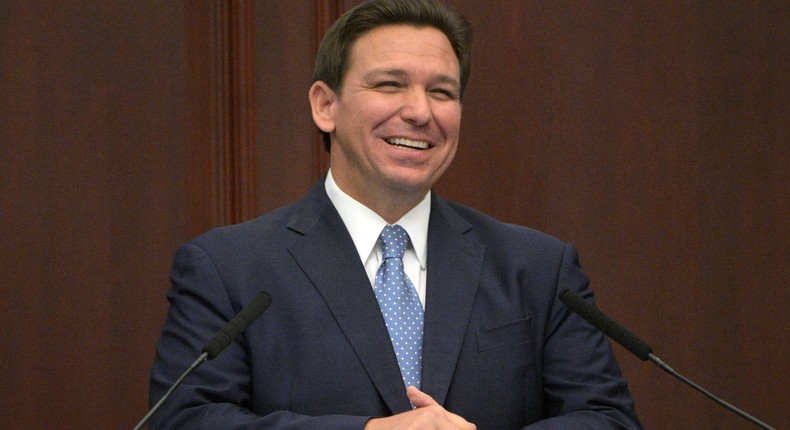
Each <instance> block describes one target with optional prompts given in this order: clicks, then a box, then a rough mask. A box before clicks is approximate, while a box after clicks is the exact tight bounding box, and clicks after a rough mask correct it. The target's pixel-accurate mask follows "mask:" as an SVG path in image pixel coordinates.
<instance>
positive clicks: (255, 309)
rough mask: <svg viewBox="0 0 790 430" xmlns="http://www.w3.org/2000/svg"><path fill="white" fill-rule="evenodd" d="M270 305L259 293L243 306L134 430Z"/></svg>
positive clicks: (269, 300)
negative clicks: (183, 382) (185, 380)
mask: <svg viewBox="0 0 790 430" xmlns="http://www.w3.org/2000/svg"><path fill="white" fill-rule="evenodd" d="M270 304H272V298H271V296H269V294H268V293H267V292H265V291H261V292H260V293H258V295H257V296H255V298H254V299H252V301H251V302H250V303H249V304H247V306H245V307H244V309H242V310H241V312H239V313H238V314H237V315H236V316H235V317H233V319H232V320H230V322H228V323H227V324H225V327H223V328H222V329H221V330H220V331H218V332H217V333H216V334H215V335H214V337H212V338H211V340H210V341H209V342H208V343H207V344H206V345H205V346H204V347H203V349H202V354H200V357H198V358H197V360H195V362H194V363H192V365H190V366H189V368H188V369H187V370H186V371H184V373H182V374H181V376H180V377H179V378H178V379H176V382H174V383H173V385H171V386H170V388H169V389H168V390H167V392H166V393H165V395H164V396H162V398H161V399H159V401H158V402H156V404H155V405H154V406H153V407H152V408H151V410H149V411H148V413H147V414H145V416H144V417H143V419H141V420H140V422H139V423H137V425H136V426H134V430H140V429H142V428H143V426H144V425H145V423H147V422H148V420H149V419H151V417H152V416H153V415H154V413H155V412H156V411H158V410H159V408H160V407H161V406H162V405H163V404H164V403H165V401H166V400H167V399H168V398H169V397H170V394H171V393H172V392H173V390H175V389H176V387H178V386H179V385H181V382H182V381H183V380H184V378H186V377H187V375H189V374H190V373H192V371H193V370H195V369H197V368H198V366H200V365H201V364H203V362H205V361H206V360H213V359H214V357H216V356H217V355H219V353H221V352H222V351H224V350H225V348H227V347H228V345H230V343H231V342H233V339H235V338H236V337H237V336H238V335H239V334H241V333H242V332H243V331H244V330H246V329H247V327H248V326H249V325H250V324H252V322H253V321H255V320H256V319H257V318H258V317H259V316H261V314H262V313H263V311H265V310H266V308H268V307H269V305H270Z"/></svg>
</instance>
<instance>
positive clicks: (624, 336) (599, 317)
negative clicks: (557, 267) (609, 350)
mask: <svg viewBox="0 0 790 430" xmlns="http://www.w3.org/2000/svg"><path fill="white" fill-rule="evenodd" d="M560 301H562V303H565V306H567V307H569V308H570V309H571V310H572V311H574V312H576V313H577V314H579V316H581V317H582V318H584V319H585V320H587V321H588V322H589V323H590V324H592V325H593V326H595V327H596V328H597V329H598V330H601V331H602V332H603V333H604V334H605V335H607V336H609V337H610V338H612V340H614V341H615V342H617V343H619V344H620V345H622V346H623V348H625V349H627V350H628V351H630V352H631V353H632V354H634V355H636V356H637V357H639V359H640V360H642V361H646V360H647V359H648V358H649V357H648V356H649V354H650V353H652V352H653V348H651V347H650V345H648V344H647V343H645V341H643V340H642V339H640V338H639V337H637V336H636V335H635V334H633V333H631V332H630V331H628V330H627V329H626V328H625V327H623V326H621V325H620V324H618V323H617V322H616V321H615V320H613V319H611V318H609V316H607V315H606V314H604V313H603V312H601V310H600V309H598V308H597V307H595V306H594V305H592V304H590V303H588V302H587V301H586V300H584V299H583V298H582V297H581V296H580V295H578V294H576V293H574V292H573V291H571V290H565V291H563V292H562V293H560Z"/></svg>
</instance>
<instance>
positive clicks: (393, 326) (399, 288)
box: [373, 225, 423, 388]
mask: <svg viewBox="0 0 790 430" xmlns="http://www.w3.org/2000/svg"><path fill="white" fill-rule="evenodd" d="M379 241H380V243H381V248H382V250H383V256H382V261H381V266H379V270H378V272H376V281H375V283H374V285H373V287H374V288H373V289H374V291H375V292H376V299H378V302H379V306H380V307H381V313H382V314H383V315H384V321H385V323H386V324H387V331H389V335H390V340H391V341H392V347H393V348H394V350H395V355H396V357H397V358H398V365H399V366H400V373H401V376H403V383H404V384H405V385H406V386H407V387H408V386H411V385H413V386H415V387H417V388H420V374H421V373H422V330H423V329H422V328H423V310H422V306H421V305H420V298H419V297H418V296H417V290H416V289H415V288H414V284H412V283H411V281H410V280H409V277H408V276H406V273H405V272H404V271H403V253H404V252H405V251H406V246H407V245H408V244H409V234H408V233H406V230H404V229H403V227H401V226H399V225H388V226H386V227H384V230H382V231H381V235H380V236H379Z"/></svg>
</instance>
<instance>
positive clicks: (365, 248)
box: [324, 169, 431, 269]
mask: <svg viewBox="0 0 790 430" xmlns="http://www.w3.org/2000/svg"><path fill="white" fill-rule="evenodd" d="M324 186H325V188H326V194H327V195H328V196H329V200H331V201H332V204H333V205H334V206H335V209H337V212H338V213H339V214H340V218H341V219H342V220H343V223H344V224H345V225H346V229H347V230H348V232H349V234H351V239H352V240H353V241H354V246H355V247H356V248H357V252H358V253H359V258H360V260H362V261H363V262H364V261H366V260H367V258H368V256H370V253H371V252H372V251H373V250H374V248H375V246H376V243H377V242H378V238H379V234H381V230H382V229H384V227H385V226H386V225H387V221H385V220H384V218H382V217H381V216H379V215H378V214H377V213H375V212H373V211H372V210H371V209H370V208H368V207H367V206H365V205H363V204H362V203H360V202H358V201H356V200H354V198H352V197H351V196H349V195H348V194H346V193H345V192H344V191H343V190H341V189H340V187H338V186H337V183H335V180H334V178H333V177H332V169H330V170H329V173H328V174H327V175H326V181H325V182H324ZM430 215H431V192H430V191H428V193H427V194H426V195H425V197H424V198H423V199H422V201H420V203H418V204H417V206H415V207H414V208H412V209H411V210H410V211H409V212H407V213H406V214H405V215H404V216H403V217H402V218H401V219H399V220H398V221H397V222H396V223H395V224H399V225H400V226H401V227H403V228H404V229H405V230H406V233H408V234H409V238H410V239H411V244H412V247H413V248H414V252H415V254H416V255H417V259H418V260H419V262H420V266H421V267H422V268H423V269H425V267H426V266H425V264H426V261H427V256H428V220H429V219H430Z"/></svg>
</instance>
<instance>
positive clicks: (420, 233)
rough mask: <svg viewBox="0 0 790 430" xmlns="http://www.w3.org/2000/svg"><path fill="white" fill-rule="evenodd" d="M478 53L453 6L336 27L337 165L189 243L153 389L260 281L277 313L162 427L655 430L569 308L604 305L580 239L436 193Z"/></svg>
mask: <svg viewBox="0 0 790 430" xmlns="http://www.w3.org/2000/svg"><path fill="white" fill-rule="evenodd" d="M470 44H471V30H470V27H469V25H468V23H467V22H466V21H465V20H464V19H463V18H462V17H460V16H459V15H458V14H457V13H455V12H453V11H451V10H448V9H446V8H445V7H443V6H441V5H440V4H437V3H435V2H434V1H433V0H381V1H372V2H367V3H364V4H362V5H361V6H359V7H357V8H355V9H353V10H352V11H350V12H349V13H347V14H345V15H344V16H343V17H341V19H339V20H338V22H336V23H335V25H333V27H332V29H330V31H329V32H328V34H327V36H326V38H325V39H324V41H323V42H322V45H321V48H320V50H319V55H318V60H317V64H316V72H315V82H314V84H313V86H312V87H311V88H310V91H309V100H310V104H311V106H312V113H313V119H314V121H315V123H316V125H317V126H318V127H319V128H320V129H321V130H322V131H323V132H324V133H325V134H326V136H325V137H326V138H327V143H328V148H329V149H330V171H329V172H328V174H327V176H326V178H325V180H324V181H321V183H319V184H318V185H317V186H316V187H314V188H313V190H311V191H310V192H309V193H308V195H307V196H306V197H305V198H304V199H303V200H301V201H299V202H297V203H295V204H292V205H289V206H286V207H284V208H281V209H279V210H276V211H274V212H272V213H269V214H267V215H264V216H262V217H259V218H257V219H255V220H253V221H250V222H247V223H244V224H241V225H237V226H231V227H225V228H220V229H217V230H214V231H211V232H209V233H207V234H205V235H203V236H200V237H198V238H196V239H194V240H193V241H191V242H190V243H188V244H186V245H184V246H182V247H181V248H180V249H179V251H178V253H177V254H176V257H175V262H174V266H173V274H172V282H173V288H172V289H171V291H170V293H169V295H168V298H169V300H170V302H171V308H170V311H169V315H168V320H167V322H166V324H165V327H164V330H163V333H162V338H161V340H160V343H159V346H158V349H157V358H156V361H155V363H154V366H153V370H152V382H151V400H152V401H156V400H158V399H159V398H160V397H161V396H162V394H163V393H164V391H165V390H166V389H167V387H168V386H169V385H170V384H172V383H173V381H174V380H175V379H176V377H177V376H178V375H179V374H180V373H181V372H182V371H183V370H184V367H185V366H186V364H187V363H190V362H191V361H192V360H193V359H194V357H195V356H196V354H198V351H199V350H200V347H201V346H202V345H203V344H204V343H205V342H206V340H207V339H209V338H210V337H211V335H212V333H213V332H215V331H216V330H218V329H219V328H220V327H221V326H222V325H223V323H224V322H225V321H227V320H229V319H231V318H232V317H233V316H234V315H235V314H236V313H237V312H238V311H239V310H240V309H241V308H242V307H243V306H244V305H245V304H246V303H247V302H249V301H250V300H251V299H252V297H254V296H255V295H256V294H257V292H258V291H261V290H263V291H267V292H269V293H270V294H271V297H272V305H271V307H270V308H269V309H268V310H267V312H266V313H265V314H264V315H263V316H262V317H261V318H260V319H259V320H257V321H256V322H254V323H253V324H252V325H251V326H250V327H249V328H248V330H247V331H246V332H245V334H244V335H243V336H241V337H240V338H239V339H238V341H237V342H234V343H232V344H231V345H230V346H229V347H228V348H227V350H225V351H224V352H223V353H222V354H221V355H220V356H218V357H217V358H216V359H215V360H213V361H211V362H208V363H206V364H204V365H203V366H202V367H201V368H199V369H198V370H197V371H196V372H194V374H192V375H191V376H190V377H189V378H188V379H187V380H186V381H185V382H184V384H183V385H182V386H180V387H179V389H178V390H177V391H176V392H175V393H174V396H173V397H172V398H171V399H170V401H169V402H168V403H167V404H166V406H165V408H164V409H162V410H160V411H159V412H158V414H157V415H155V417H154V419H153V421H152V426H151V427H152V428H190V429H192V428H206V429H220V428H234V429H235V428H239V429H241V428H250V429H252V428H258V429H264V428H265V429H270V428H271V429H275V428H276V429H281V428H282V429H355V428H356V429H362V428H365V429H369V430H375V429H386V428H396V429H401V428H410V429H411V428H415V429H474V428H478V429H497V430H501V429H518V428H528V429H574V428H593V429H625V428H629V429H635V428H641V426H640V424H639V422H638V419H637V418H636V415H635V412H634V410H633V404H632V401H631V398H630V395H629V394H628V390H627V387H626V384H625V381H624V380H623V378H622V376H621V374H620V371H619V369H618V366H617V364H616V363H615V360H614V358H613V356H612V353H611V350H610V347H609V344H608V342H607V341H606V339H605V338H604V337H603V335H601V334H600V333H598V332H597V331H596V330H595V329H594V328H592V327H591V326H589V325H588V324H586V323H584V322H583V321H582V320H581V319H579V318H578V317H576V316H575V315H573V314H572V313H571V312H570V311H569V310H568V309H567V308H565V307H564V306H563V305H562V304H561V303H560V302H559V301H558V299H557V295H558V293H559V292H561V291H563V290H564V289H566V288H567V289H571V290H574V291H577V292H579V293H580V294H582V295H583V296H586V297H588V298H591V297H592V292H591V290H590V289H589V287H588V282H587V279H586V277H585V275H584V273H583V272H582V270H581V268H580V267H579V265H578V262H577V255H576V252H575V250H574V249H573V248H572V247H571V246H569V245H567V244H564V243H562V242H560V241H558V240H556V239H554V238H551V237H549V236H546V235H544V234H542V233H539V232H536V231H534V230H530V229H527V228H524V227H518V226H513V225H507V224H503V223H500V222H498V221H495V220H493V219H491V218H489V217H487V216H485V215H482V214H480V213H479V212H476V211H474V210H472V209H469V208H466V207H463V206H460V205H457V204H453V203H450V202H447V201H444V200H442V199H440V198H439V197H438V196H436V195H434V194H432V193H431V191H430V190H431V187H432V186H433V184H434V183H435V182H436V180H437V179H438V178H439V177H440V176H441V175H442V173H443V172H444V171H445V170H446V168H447V167H448V166H449V165H450V163H451V161H452V159H453V156H454V154H455V151H456V148H457V144H458V138H459V129H460V120H461V98H462V95H463V91H464V86H465V83H466V79H467V78H468V75H469V49H470ZM391 230H392V231H394V232H393V233H390V231H391ZM382 231H384V234H382ZM380 235H381V237H380ZM396 242H397V243H398V244H399V246H400V248H399V249H400V251H399V252H401V253H403V252H404V251H403V247H405V254H403V255H402V256H401V255H398V256H393V255H391V254H392V252H391V249H392V246H393V243H396ZM390 264H394V266H391V265H390ZM390 293H392V294H390ZM388 294H390V295H388ZM393 295H394V296H397V300H404V304H403V305H401V304H397V305H391V301H392V300H396V299H393ZM395 308H399V309H400V310H396V311H393V309H395ZM403 309H406V310H403ZM393 312H396V313H397V312H401V314H400V315H399V316H398V315H394V316H393ZM398 318H403V319H402V320H398ZM406 320H408V322H403V321H406ZM400 329H408V333H407V334H403V333H401V332H399V330H400ZM404 344H405V345H407V346H408V347H407V348H405V347H404Z"/></svg>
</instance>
